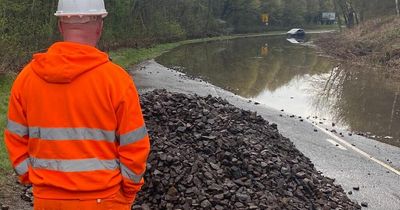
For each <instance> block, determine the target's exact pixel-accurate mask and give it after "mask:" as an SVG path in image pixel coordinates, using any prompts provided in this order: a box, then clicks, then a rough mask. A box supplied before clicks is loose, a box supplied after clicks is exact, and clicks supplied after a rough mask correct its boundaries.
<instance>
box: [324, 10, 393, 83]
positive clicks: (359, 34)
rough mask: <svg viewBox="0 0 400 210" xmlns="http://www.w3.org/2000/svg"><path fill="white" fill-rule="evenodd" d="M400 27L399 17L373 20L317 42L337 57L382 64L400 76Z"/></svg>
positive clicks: (376, 64) (356, 61)
mask: <svg viewBox="0 0 400 210" xmlns="http://www.w3.org/2000/svg"><path fill="white" fill-rule="evenodd" d="M399 27H400V19H399V18H397V17H389V18H381V19H376V20H370V21H367V22H365V23H362V24H360V25H359V26H357V27H355V28H353V29H346V30H345V31H343V32H342V33H330V34H324V35H322V36H321V37H320V38H319V39H318V40H317V41H316V44H317V45H318V46H319V47H320V48H321V49H322V50H323V51H324V52H325V53H327V54H328V55H331V56H333V57H335V58H339V59H342V60H345V61H349V62H351V63H357V64H359V65H368V66H375V67H380V68H382V69H383V70H384V71H385V73H390V74H392V76H393V77H396V78H400V70H399V69H400V45H399V44H398V43H399V41H400V32H399V30H398V28H399Z"/></svg>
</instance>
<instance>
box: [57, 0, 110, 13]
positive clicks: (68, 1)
mask: <svg viewBox="0 0 400 210" xmlns="http://www.w3.org/2000/svg"><path fill="white" fill-rule="evenodd" d="M107 14H108V13H107V10H106V8H105V5H104V0H59V1H58V9H57V12H56V13H55V14H54V15H55V16H58V17H65V16H67V17H71V16H102V17H106V16H107Z"/></svg>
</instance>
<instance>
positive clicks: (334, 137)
mask: <svg viewBox="0 0 400 210" xmlns="http://www.w3.org/2000/svg"><path fill="white" fill-rule="evenodd" d="M314 126H315V127H316V128H318V129H320V130H321V131H322V132H324V133H326V134H328V135H329V136H331V137H332V138H333V139H335V140H336V141H339V142H340V143H342V144H343V145H345V146H346V147H348V148H350V149H352V150H354V151H355V152H357V153H359V154H360V155H363V156H365V157H367V158H368V159H370V160H372V161H374V162H375V163H378V164H379V165H381V166H383V167H385V168H386V169H388V170H389V171H391V172H393V173H395V174H397V175H399V176H400V171H398V170H396V169H395V168H393V167H392V166H390V165H388V164H386V163H384V162H382V161H380V160H378V159H377V158H375V157H373V156H372V155H370V154H368V153H366V152H364V151H362V150H360V149H358V148H357V147H355V146H353V145H351V144H350V143H349V142H347V141H345V140H343V139H341V138H339V137H338V136H336V135H334V134H333V133H331V132H329V131H327V130H325V129H324V128H322V127H320V126H319V125H314Z"/></svg>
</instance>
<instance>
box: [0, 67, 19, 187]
mask: <svg viewBox="0 0 400 210" xmlns="http://www.w3.org/2000/svg"><path fill="white" fill-rule="evenodd" d="M14 78H15V77H14V76H13V75H1V74H0V175H1V178H0V181H3V180H1V179H3V178H4V177H6V176H4V175H5V174H7V173H9V172H10V171H11V170H12V167H11V165H10V161H9V159H8V154H7V150H6V147H5V144H4V128H5V127H6V123H7V108H8V97H9V94H10V90H11V86H12V83H13V81H14Z"/></svg>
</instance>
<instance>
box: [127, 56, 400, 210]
mask: <svg viewBox="0 0 400 210" xmlns="http://www.w3.org/2000/svg"><path fill="white" fill-rule="evenodd" d="M130 72H131V74H132V76H133V78H134V80H135V83H136V85H137V87H138V89H139V91H140V92H145V91H150V90H153V89H167V90H169V91H172V92H181V93H188V94H197V95H202V96H206V95H209V94H211V95H213V96H217V97H222V98H224V99H226V100H228V101H229V102H230V103H232V104H234V105H236V106H238V107H240V108H243V109H247V110H252V111H256V112H257V113H258V114H260V115H261V116H263V117H264V118H265V119H266V120H268V121H269V122H271V123H276V124H278V128H279V130H280V132H281V133H282V135H284V136H286V137H288V138H290V139H291V141H292V142H294V144H295V145H296V147H297V148H298V149H299V150H300V151H301V152H302V153H303V154H305V155H306V156H307V157H309V158H310V159H311V161H312V162H313V163H314V165H315V167H316V168H317V170H319V171H321V172H322V173H323V174H324V175H326V176H328V177H331V178H334V179H335V180H336V183H337V184H340V185H341V186H342V187H343V189H344V190H345V191H346V192H350V191H351V194H349V195H348V196H349V197H350V199H352V200H355V201H357V202H358V203H361V202H367V203H368V208H366V209H374V210H375V209H376V210H400V148H398V147H394V146H390V145H387V144H383V143H380V142H378V141H374V140H371V139H367V138H364V137H361V136H357V135H355V136H348V135H345V137H339V136H338V135H336V134H333V133H331V132H329V131H326V128H325V127H323V126H322V125H319V124H318V125H317V124H313V123H312V122H311V121H308V120H305V119H304V121H303V122H301V121H300V119H299V118H298V117H294V118H291V117H289V116H290V114H288V113H283V112H281V111H279V110H275V109H273V108H270V107H268V106H267V105H256V104H255V103H254V102H249V100H247V99H245V98H242V97H240V96H236V95H234V94H232V93H230V92H227V91H224V90H222V89H221V88H218V87H215V86H213V85H211V84H209V83H206V82H203V81H201V80H199V79H191V78H189V77H187V76H186V75H184V74H183V73H180V72H177V71H174V70H171V69H168V68H166V67H164V66H162V65H160V64H158V63H156V62H155V61H154V60H150V61H145V62H143V63H141V64H140V65H137V66H136V67H134V68H133V69H131V71H130ZM338 132H340V131H338ZM343 132H344V131H343ZM354 187H359V188H360V189H359V190H358V191H357V190H354V189H353V188H354Z"/></svg>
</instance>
